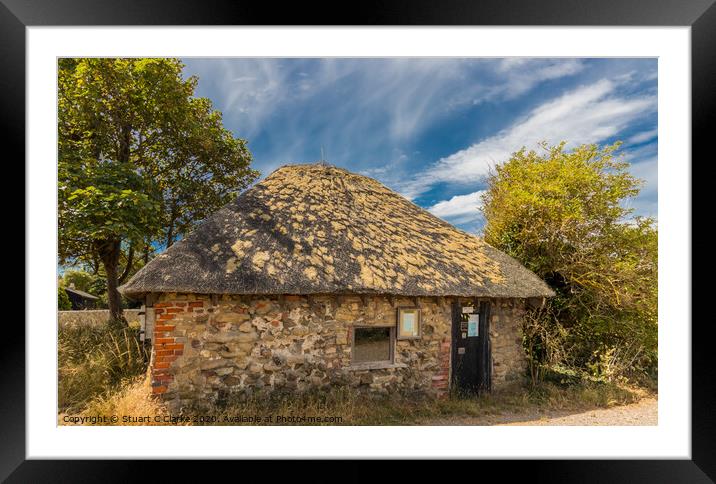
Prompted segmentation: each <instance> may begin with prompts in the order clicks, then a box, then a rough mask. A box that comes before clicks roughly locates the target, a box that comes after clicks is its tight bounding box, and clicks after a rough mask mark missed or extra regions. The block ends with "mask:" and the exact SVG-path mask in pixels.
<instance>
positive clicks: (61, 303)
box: [57, 286, 72, 311]
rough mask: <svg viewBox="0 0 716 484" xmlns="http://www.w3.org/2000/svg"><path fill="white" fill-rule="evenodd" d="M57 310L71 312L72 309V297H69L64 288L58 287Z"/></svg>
mask: <svg viewBox="0 0 716 484" xmlns="http://www.w3.org/2000/svg"><path fill="white" fill-rule="evenodd" d="M57 309H59V310H60V311H69V310H70V309H72V303H71V302H70V297H69V296H68V295H67V291H65V288H64V287H62V286H57Z"/></svg>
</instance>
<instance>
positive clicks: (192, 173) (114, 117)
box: [58, 58, 258, 318]
mask: <svg viewBox="0 0 716 484" xmlns="http://www.w3.org/2000/svg"><path fill="white" fill-rule="evenodd" d="M182 69H183V64H182V63H181V62H180V61H179V60H177V59H101V58H99V59H94V58H93V59H60V61H59V78H58V85H59V95H58V132H59V145H58V155H59V192H58V198H59V200H58V202H59V256H60V262H61V263H63V264H77V265H85V266H90V267H93V268H94V269H95V272H97V271H98V268H99V266H100V265H101V266H102V267H103V268H104V271H105V274H106V278H107V292H108V300H109V306H110V310H111V312H112V315H113V317H114V318H117V317H119V316H121V310H120V309H119V304H120V303H119V295H118V293H117V291H116V287H117V285H118V284H121V283H122V282H123V280H125V279H126V277H128V275H129V274H130V273H131V272H132V269H133V263H134V254H135V252H141V253H143V254H144V262H146V261H147V260H148V257H149V255H150V254H151V253H152V252H153V249H152V248H153V247H155V246H170V245H172V244H173V243H174V241H176V240H177V239H178V238H179V237H181V236H183V234H185V233H186V232H188V231H189V230H191V228H192V227H193V226H194V224H196V223H197V222H198V221H200V220H202V219H203V218H205V217H206V216H207V215H208V214H209V213H211V212H213V211H215V210H216V209H217V208H219V207H220V206H222V205H224V204H225V203H227V202H228V201H230V200H231V199H232V198H233V197H234V196H236V194H237V193H238V192H240V191H241V190H243V189H244V188H245V187H246V186H247V185H248V184H249V183H251V182H252V181H253V180H254V179H255V178H256V176H257V175H258V173H257V172H256V171H255V170H252V169H251V168H250V167H249V164H250V161H251V154H250V152H249V150H248V148H247V145H246V141H245V140H242V139H238V138H234V136H233V134H232V133H231V132H230V131H228V130H226V129H225V128H224V127H223V124H222V116H221V113H219V112H217V111H215V110H214V109H213V107H212V105H211V102H210V101H209V100H208V99H205V98H197V97H194V90H195V88H196V83H197V79H196V78H195V77H189V78H187V79H184V78H183V77H182ZM123 258H124V259H125V260H124V262H125V269H124V270H122V271H120V267H119V264H120V262H121V261H122V259H123Z"/></svg>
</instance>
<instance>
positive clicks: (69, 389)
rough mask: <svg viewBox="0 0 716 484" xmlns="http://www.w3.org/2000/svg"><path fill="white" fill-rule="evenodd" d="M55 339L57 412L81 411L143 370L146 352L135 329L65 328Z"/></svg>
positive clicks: (104, 326)
mask: <svg viewBox="0 0 716 484" xmlns="http://www.w3.org/2000/svg"><path fill="white" fill-rule="evenodd" d="M57 336H58V347H57V351H58V362H57V363H58V406H59V410H60V411H67V412H77V411H80V410H81V409H82V408H83V407H84V406H86V405H87V402H89V401H90V400H92V399H93V398H94V397H96V396H98V395H104V394H107V392H114V391H115V390H116V389H120V388H123V387H125V386H126V384H127V383H128V382H129V381H130V380H133V379H134V378H136V377H137V376H138V375H142V374H144V372H145V371H146V368H147V360H148V353H147V351H146V349H145V348H144V347H143V345H142V344H141V343H140V342H139V329H138V328H137V327H129V328H123V327H117V326H113V325H110V324H105V325H101V326H68V327H63V328H60V330H59V332H58V335H57Z"/></svg>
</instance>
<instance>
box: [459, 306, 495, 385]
mask: <svg viewBox="0 0 716 484" xmlns="http://www.w3.org/2000/svg"><path fill="white" fill-rule="evenodd" d="M489 311H490V305H489V303H487V302H481V303H479V304H477V303H470V304H459V303H455V304H453V307H452V382H451V386H452V388H453V390H454V391H457V392H458V393H463V394H477V393H480V392H484V391H490V388H491V379H492V349H491V347H490V337H489V334H490V324H489V321H490V314H489Z"/></svg>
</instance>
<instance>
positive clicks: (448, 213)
mask: <svg viewBox="0 0 716 484" xmlns="http://www.w3.org/2000/svg"><path fill="white" fill-rule="evenodd" d="M483 193H484V191H482V190H481V191H477V192H473V193H468V194H467V195H455V196H454V197H452V198H451V199H450V200H444V201H442V202H438V203H436V204H435V205H433V206H432V207H430V208H429V209H428V211H429V212H430V213H432V214H433V215H435V216H436V217H440V218H444V219H447V220H450V221H452V222H453V223H464V222H469V221H471V220H474V219H476V218H477V217H478V216H479V209H480V207H481V206H482V198H481V197H482V194H483Z"/></svg>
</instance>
